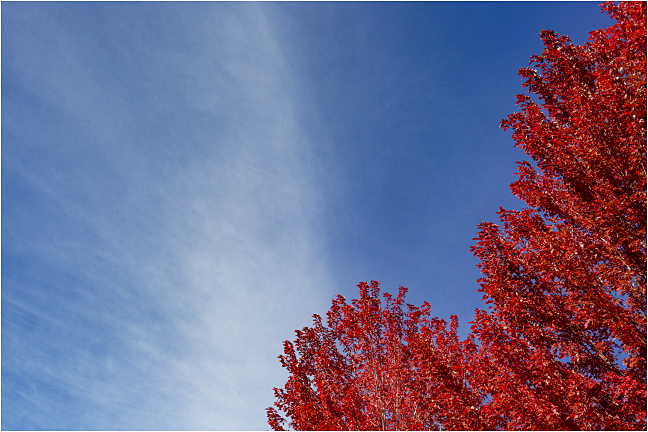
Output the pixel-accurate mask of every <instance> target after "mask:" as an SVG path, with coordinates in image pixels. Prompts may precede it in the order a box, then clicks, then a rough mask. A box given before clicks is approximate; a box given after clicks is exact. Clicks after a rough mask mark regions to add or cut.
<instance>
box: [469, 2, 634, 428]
mask: <svg viewBox="0 0 648 432" xmlns="http://www.w3.org/2000/svg"><path fill="white" fill-rule="evenodd" d="M603 9H604V10H605V11H607V12H608V14H610V15H612V17H613V18H614V19H616V21H617V24H616V25H615V26H613V27H611V28H608V29H606V30H599V31H595V32H592V33H591V34H590V41H589V42H588V43H586V44H585V45H583V46H575V45H573V44H572V43H571V42H570V40H569V38H568V37H566V36H560V35H557V34H556V33H554V32H552V31H543V32H542V34H541V36H542V39H543V42H544V45H545V50H544V52H543V53H542V54H541V55H539V56H534V57H532V59H531V62H530V66H531V67H529V68H524V69H521V70H520V74H521V75H522V76H523V77H524V78H525V87H528V88H529V90H530V92H532V93H534V94H535V95H536V96H537V97H538V102H535V101H534V100H532V99H531V98H530V97H528V96H525V95H519V96H518V105H519V106H520V107H521V108H522V110H521V112H519V113H515V114H512V115H510V116H509V117H508V119H506V120H504V121H502V127H503V128H504V129H507V128H511V129H513V139H514V140H515V142H516V146H519V147H520V148H522V149H523V150H524V151H525V152H526V153H527V154H528V155H529V156H531V158H532V159H533V161H534V164H535V167H534V166H533V165H532V164H531V163H529V162H522V163H520V164H519V169H518V175H519V179H518V180H517V181H516V182H514V183H513V184H512V185H511V189H512V191H513V193H514V194H515V195H516V196H517V197H518V198H519V199H521V200H524V201H526V203H527V204H528V205H529V207H528V208H525V209H523V210H521V211H510V210H504V209H501V210H500V212H499V214H500V220H501V222H502V228H501V229H500V227H498V226H497V225H495V224H492V223H483V224H481V225H480V228H481V231H480V233H479V237H478V238H477V245H476V246H475V247H474V248H473V251H474V253H475V255H476V256H477V257H479V259H480V260H481V264H480V267H481V269H482V273H483V274H484V277H483V278H482V279H481V280H480V282H481V291H483V292H484V294H485V296H484V297H485V300H486V301H487V302H488V303H489V304H490V311H489V312H490V313H485V312H478V313H477V315H476V317H475V325H474V327H473V331H474V334H475V335H476V336H477V337H478V339H479V340H480V341H481V346H482V350H484V351H488V352H489V357H490V362H491V364H492V365H494V367H495V368H496V370H497V371H498V373H497V374H495V375H493V376H492V379H491V382H490V383H489V384H488V386H489V389H490V390H491V396H492V401H491V402H490V403H489V405H491V406H492V407H493V408H494V411H501V412H502V413H504V412H505V413H506V418H507V426H506V427H507V429H518V428H519V429H535V428H540V429H548V430H551V429H645V426H646V165H645V163H646V3H645V2H635V3H621V4H620V5H619V6H615V5H613V4H611V3H609V4H606V5H604V7H603ZM511 389H515V391H511Z"/></svg>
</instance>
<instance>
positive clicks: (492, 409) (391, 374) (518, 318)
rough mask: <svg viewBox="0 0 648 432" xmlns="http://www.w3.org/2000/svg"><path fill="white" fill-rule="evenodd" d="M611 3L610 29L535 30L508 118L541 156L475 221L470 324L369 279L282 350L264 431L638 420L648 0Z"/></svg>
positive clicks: (642, 360)
mask: <svg viewBox="0 0 648 432" xmlns="http://www.w3.org/2000/svg"><path fill="white" fill-rule="evenodd" d="M603 10H604V11H605V12H607V13H608V14H609V15H611V16H612V18H613V19H615V20H616V21H617V23H616V25H614V26H612V27H610V28H607V29H605V30H598V31H595V32H592V33H591V34H590V40H589V42H587V43H586V44H584V45H581V46H577V45H573V44H572V43H571V41H570V39H569V38H568V37H567V36H560V35H558V34H556V33H554V32H552V31H543V32H542V33H541V37H542V40H543V42H544V46H545V49H544V52H543V53H542V54H541V55H538V56H534V57H532V58H531V62H530V64H529V66H530V67H528V68H523V69H521V70H520V74H521V75H522V76H523V77H524V79H525V84H524V86H525V87H527V88H528V89H529V92H530V93H532V94H533V95H535V100H534V99H533V98H531V97H529V96H526V95H518V105H519V106H520V107H521V112H518V113H515V114H512V115H510V116H509V117H508V118H507V119H506V120H503V121H502V127H503V128H504V129H507V128H511V129H512V130H513V139H514V140H515V143H516V146H519V147H520V148H521V149H523V150H524V151H525V152H526V153H527V154H528V155H529V156H530V157H531V158H532V160H533V163H531V162H520V163H519V168H518V177H519V178H518V180H517V181H516V182H514V183H513V184H512V185H511V190H512V191H513V193H514V194H515V195H516V196H517V197H518V198H519V199H521V200H523V201H525V202H526V203H527V205H528V207H526V208H524V209H522V210H516V211H512V210H505V209H500V212H499V213H498V214H499V215H500V221H501V224H502V227H499V226H498V225H496V224H494V223H482V224H480V226H479V228H480V232H479V235H478V237H477V238H476V239H475V240H477V243H476V245H475V246H474V247H473V248H472V251H473V253H474V254H475V255H476V256H477V257H478V258H479V259H480V265H479V266H480V268H481V271H482V273H483V277H482V278H481V279H480V280H479V282H480V284H481V289H480V291H482V292H483V293H484V299H485V300H486V303H487V304H488V305H489V308H488V311H483V310H478V311H477V312H476V314H475V318H474V322H473V326H472V334H471V335H469V337H468V338H467V339H466V340H465V341H459V339H458V337H457V333H456V330H457V320H456V317H452V320H451V323H450V326H449V327H448V325H447V323H446V322H445V321H443V320H439V319H438V318H434V319H432V318H430V316H429V305H427V304H424V305H423V307H421V308H416V307H414V306H411V305H407V306H405V303H404V296H405V292H406V289H405V288H402V287H401V290H400V292H399V295H398V297H397V298H396V299H392V298H391V297H390V296H389V295H387V294H386V295H385V304H384V305H383V304H382V303H381V301H380V298H379V287H378V283H377V282H372V284H371V286H369V285H367V284H364V283H363V284H360V285H359V288H360V299H358V300H353V301H352V305H348V304H346V302H345V300H344V298H342V297H340V296H338V298H337V299H335V300H334V302H333V307H332V308H331V310H330V311H329V313H328V322H327V324H328V325H324V324H323V323H322V320H321V318H320V317H318V316H315V322H314V326H313V327H312V328H304V329H303V330H300V331H297V339H296V341H295V344H292V343H290V342H286V343H285V350H284V355H283V356H281V357H280V358H281V362H282V365H283V366H284V367H286V368H287V369H288V372H289V373H290V377H289V380H288V382H287V384H286V386H285V388H284V389H275V395H276V398H277V402H276V403H275V407H273V408H268V419H269V423H270V426H271V427H273V428H274V429H277V430H279V429H281V428H282V427H283V426H282V425H284V424H285V422H288V426H290V427H293V428H296V429H449V430H455V429H470V430H478V429H479V430H484V429H485V430H495V429H508V430H512V429H527V430H536V429H544V430H562V429H570V430H576V429H587V430H592V429H616V430H619V429H621V430H627V429H636V430H645V428H646V3H645V2H631V3H624V2H622V3H620V4H619V5H614V4H612V3H607V4H604V5H603ZM404 308H406V309H407V310H406V311H405V310H404ZM295 347H296V349H295ZM277 409H279V410H280V411H283V412H284V413H285V414H286V415H287V416H288V418H289V420H284V419H283V418H282V417H281V416H280V414H279V412H278V411H277Z"/></svg>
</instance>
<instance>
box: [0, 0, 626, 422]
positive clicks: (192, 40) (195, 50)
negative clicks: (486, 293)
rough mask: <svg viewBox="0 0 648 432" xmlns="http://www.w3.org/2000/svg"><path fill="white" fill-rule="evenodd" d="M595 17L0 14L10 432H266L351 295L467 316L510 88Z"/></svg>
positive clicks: (141, 7) (588, 10)
mask: <svg viewBox="0 0 648 432" xmlns="http://www.w3.org/2000/svg"><path fill="white" fill-rule="evenodd" d="M611 24H613V22H612V21H611V20H610V19H609V18H608V17H607V16H606V15H604V14H601V13H600V8H599V6H598V5H597V3H594V2H576V3H565V2H550V3H536V2H525V3H517V2H502V3H487V2H478V3H467V2H462V3H455V2H441V3H202V2H201V3H121V2H115V3H113V2H111V3H76V2H73V3H46V2H36V3H7V2H3V3H2V428H3V429H34V430H38V429H86V430H93V429H95V430H96V429H109V430H118V429H130V430H137V429H156V430H166V429H173V430H187V429H189V430H203V429H229V430H240V429H246V430H248V429H253V430H265V429H267V425H266V422H265V408H266V407H268V406H270V405H271V404H272V403H273V397H272V388H273V387H275V386H277V387H280V386H282V385H283V384H284V382H285V379H286V374H285V372H284V371H283V370H282V369H281V367H280V365H279V362H278V361H277V356H278V355H279V354H280V353H281V351H282V341H283V340H285V339H292V338H293V331H294V329H296V328H301V327H303V326H305V325H309V324H310V322H311V318H310V316H311V315H312V314H313V313H319V314H324V313H325V312H326V310H327V309H328V308H329V307H330V302H331V298H332V297H334V296H335V295H336V294H338V293H340V294H343V295H345V296H346V297H347V298H352V297H353V296H354V295H355V294H356V293H357V290H356V287H355V286H356V285H357V283H358V282H360V281H366V280H378V281H380V282H381V284H382V287H383V289H384V290H387V291H389V292H392V293H394V292H396V291H397V289H398V286H399V285H404V286H407V287H408V288H409V289H410V292H409V294H408V300H409V301H410V302H411V303H413V304H416V305H420V304H421V303H422V302H423V301H425V300H427V301H429V302H430V303H431V304H432V309H433V314H435V315H438V316H440V317H444V318H448V317H449V316H450V315H451V314H458V315H459V319H460V323H462V329H461V331H462V332H463V333H462V334H464V335H465V334H466V331H467V325H466V323H467V322H468V321H470V320H471V319H472V316H473V313H474V309H475V308H478V307H484V305H483V304H482V303H481V295H480V294H479V293H476V289H477V288H478V286H477V284H476V280H477V278H478V277H479V272H478V269H477V268H476V267H475V266H476V264H477V260H476V259H475V258H474V257H472V255H471V254H470V252H469V248H470V246H471V245H472V244H473V241H472V239H473V238H474V237H475V236H476V232H477V228H476V225H477V224H478V223H479V222H481V221H482V220H487V221H490V220H496V215H495V212H496V211H498V209H499V206H504V207H507V208H515V207H518V206H519V203H518V202H517V201H516V200H515V198H514V197H513V196H512V195H511V193H510V191H509V188H508V186H509V184H510V183H511V182H512V181H513V180H514V178H515V177H514V172H515V170H516V167H515V161H516V160H521V159H523V158H524V155H523V154H522V153H521V152H520V151H519V150H517V149H515V148H513V141H512V140H511V139H510V133H507V132H503V131H502V130H500V129H499V128H498V126H499V122H500V120H501V119H502V118H504V117H505V116H506V115H508V114H509V113H511V112H513V111H514V110H515V105H514V103H515V95H516V94H517V93H520V92H522V89H521V84H522V81H521V78H520V77H519V76H517V70H518V69H519V68H520V67H523V66H526V65H527V64H528V60H529V57H530V56H531V55H533V54H539V53H540V52H541V51H542V45H541V42H540V39H539V37H538V33H539V32H540V30H541V29H545V28H551V29H553V30H555V31H558V32H560V33H564V34H568V35H570V36H571V37H572V39H573V40H574V42H576V43H583V42H584V41H585V40H586V38H587V32H588V31H591V30H594V29H597V28H601V27H605V26H608V25H611Z"/></svg>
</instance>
